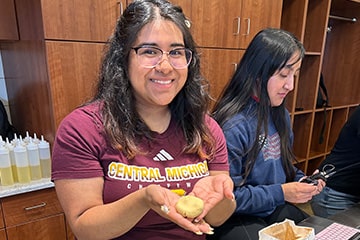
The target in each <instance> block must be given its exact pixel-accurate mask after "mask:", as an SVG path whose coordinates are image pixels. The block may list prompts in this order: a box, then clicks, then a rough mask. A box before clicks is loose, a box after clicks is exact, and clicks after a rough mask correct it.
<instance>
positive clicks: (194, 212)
mask: <svg viewBox="0 0 360 240" xmlns="http://www.w3.org/2000/svg"><path fill="white" fill-rule="evenodd" d="M175 208H176V211H177V212H178V213H180V214H181V215H183V216H184V217H186V218H195V217H197V216H199V215H200V214H201V213H202V211H203V209H204V202H203V200H201V199H200V198H198V197H195V196H191V195H189V196H183V197H181V198H180V199H179V201H178V202H177V203H176V205H175Z"/></svg>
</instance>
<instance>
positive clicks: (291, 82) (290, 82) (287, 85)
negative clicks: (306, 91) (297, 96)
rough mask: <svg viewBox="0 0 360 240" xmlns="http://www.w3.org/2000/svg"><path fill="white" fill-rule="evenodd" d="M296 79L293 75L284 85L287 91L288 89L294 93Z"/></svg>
mask: <svg viewBox="0 0 360 240" xmlns="http://www.w3.org/2000/svg"><path fill="white" fill-rule="evenodd" d="M294 78H295V76H294V75H291V76H289V77H288V78H287V79H286V82H285V84H284V88H285V89H287V90H289V91H292V90H293V89H294Z"/></svg>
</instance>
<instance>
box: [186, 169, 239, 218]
mask: <svg viewBox="0 0 360 240" xmlns="http://www.w3.org/2000/svg"><path fill="white" fill-rule="evenodd" d="M233 188H234V183H233V181H232V180H231V178H230V177H229V175H226V174H219V175H214V176H208V177H205V178H202V179H200V180H199V181H198V182H197V183H196V184H195V186H194V188H193V191H192V192H191V193H189V195H194V196H196V197H198V198H201V199H202V200H203V201H204V210H203V212H202V213H201V214H200V215H199V216H198V217H197V218H196V219H197V220H201V219H202V218H203V217H204V216H206V215H207V214H208V212H209V211H210V210H211V209H212V208H214V207H215V206H216V205H217V204H219V203H220V202H221V201H222V200H224V199H225V198H227V199H230V200H234V194H233Z"/></svg>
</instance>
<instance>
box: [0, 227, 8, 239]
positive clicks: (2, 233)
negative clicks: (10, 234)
mask: <svg viewBox="0 0 360 240" xmlns="http://www.w3.org/2000/svg"><path fill="white" fill-rule="evenodd" d="M0 240H7V239H6V232H5V229H0Z"/></svg>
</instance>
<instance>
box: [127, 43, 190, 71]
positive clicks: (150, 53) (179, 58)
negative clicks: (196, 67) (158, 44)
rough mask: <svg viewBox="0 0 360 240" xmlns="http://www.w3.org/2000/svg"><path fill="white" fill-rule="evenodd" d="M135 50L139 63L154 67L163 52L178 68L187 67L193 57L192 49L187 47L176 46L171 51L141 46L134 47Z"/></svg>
mask: <svg viewBox="0 0 360 240" xmlns="http://www.w3.org/2000/svg"><path fill="white" fill-rule="evenodd" d="M134 50H135V52H136V53H137V56H138V60H139V63H140V64H141V65H142V66H143V67H147V68H152V67H155V66H156V65H157V64H159V62H160V61H161V59H162V56H163V54H167V56H168V61H169V62H170V64H171V65H172V66H173V67H174V68H176V69H181V68H186V67H187V66H188V65H189V63H190V61H191V57H192V52H191V50H190V49H187V48H176V49H172V50H170V51H169V52H165V51H162V50H161V49H158V48H154V47H139V48H134Z"/></svg>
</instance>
